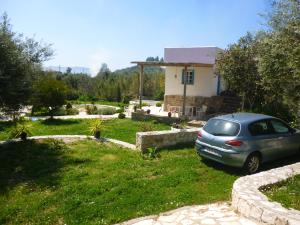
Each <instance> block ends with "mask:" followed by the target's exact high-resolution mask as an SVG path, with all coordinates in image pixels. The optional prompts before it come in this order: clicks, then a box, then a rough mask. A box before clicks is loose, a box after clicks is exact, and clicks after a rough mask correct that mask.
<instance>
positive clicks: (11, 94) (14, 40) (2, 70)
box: [0, 14, 52, 115]
mask: <svg viewBox="0 0 300 225" xmlns="http://www.w3.org/2000/svg"><path fill="white" fill-rule="evenodd" d="M51 55H52V51H51V50H50V47H49V45H44V44H41V43H39V42H36V41H34V40H33V39H32V38H25V39H24V38H23V37H22V35H20V34H19V35H18V34H16V33H15V32H13V31H12V28H11V25H10V23H9V20H8V17H7V14H3V16H2V17H1V19H0V108H1V111H4V112H5V113H7V114H12V115H15V114H16V113H17V112H18V111H19V109H20V108H21V107H22V106H23V105H25V104H26V103H27V102H28V100H29V98H30V94H31V87H32V85H31V84H32V80H33V78H34V76H35V74H37V71H40V69H41V68H40V63H41V62H42V61H44V60H47V59H48V58H49V57H51Z"/></svg>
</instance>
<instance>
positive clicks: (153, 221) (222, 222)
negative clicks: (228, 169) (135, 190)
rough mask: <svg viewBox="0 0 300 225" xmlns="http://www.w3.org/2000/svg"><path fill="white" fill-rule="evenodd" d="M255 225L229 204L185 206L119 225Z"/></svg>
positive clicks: (255, 224)
mask: <svg viewBox="0 0 300 225" xmlns="http://www.w3.org/2000/svg"><path fill="white" fill-rule="evenodd" d="M170 224H173V225H195V224H199V225H209V224H212V225H257V224H259V223H255V222H253V221H251V220H249V219H246V218H244V217H243V216H239V215H238V214H237V213H235V212H234V210H233V209H232V208H231V206H230V205H229V203H215V204H209V205H196V206H186V207H182V208H179V209H175V210H173V211H169V212H166V213H162V214H159V215H156V216H147V217H143V218H137V219H133V220H130V221H126V222H123V223H120V224H119V225H170Z"/></svg>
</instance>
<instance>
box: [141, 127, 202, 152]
mask: <svg viewBox="0 0 300 225" xmlns="http://www.w3.org/2000/svg"><path fill="white" fill-rule="evenodd" d="M198 131H199V129H197V128H193V129H187V130H180V131H179V130H176V131H175V130H170V131H169V130H168V131H150V132H138V133H136V148H137V149H139V150H141V151H145V150H147V148H151V147H157V148H162V147H170V146H175V145H177V144H184V143H194V142H195V140H196V139H197V135H198Z"/></svg>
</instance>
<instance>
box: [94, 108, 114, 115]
mask: <svg viewBox="0 0 300 225" xmlns="http://www.w3.org/2000/svg"><path fill="white" fill-rule="evenodd" d="M115 113H116V109H115V108H112V107H107V108H100V109H98V110H97V114H99V115H113V114H115Z"/></svg>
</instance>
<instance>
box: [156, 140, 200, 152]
mask: <svg viewBox="0 0 300 225" xmlns="http://www.w3.org/2000/svg"><path fill="white" fill-rule="evenodd" d="M194 147H195V143H194V142H192V143H191V142H188V143H182V144H177V145H174V146H170V147H162V148H159V149H158V150H159V152H163V151H178V150H186V149H191V148H194Z"/></svg>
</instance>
